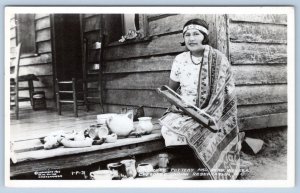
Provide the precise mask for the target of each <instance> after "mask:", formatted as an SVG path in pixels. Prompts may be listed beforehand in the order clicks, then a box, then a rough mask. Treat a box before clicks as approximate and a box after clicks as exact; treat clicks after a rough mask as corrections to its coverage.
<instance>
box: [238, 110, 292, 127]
mask: <svg viewBox="0 0 300 193" xmlns="http://www.w3.org/2000/svg"><path fill="white" fill-rule="evenodd" d="M280 126H287V113H277V114H269V115H263V116H253V117H245V118H243V119H240V120H239V128H240V130H242V131H245V130H252V129H264V128H271V127H280Z"/></svg>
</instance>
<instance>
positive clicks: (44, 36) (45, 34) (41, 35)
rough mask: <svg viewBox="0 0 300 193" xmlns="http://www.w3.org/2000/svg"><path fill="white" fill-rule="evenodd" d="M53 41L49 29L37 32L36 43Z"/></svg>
mask: <svg viewBox="0 0 300 193" xmlns="http://www.w3.org/2000/svg"><path fill="white" fill-rule="evenodd" d="M50 39H51V31H50V29H49V28H46V29H44V30H40V31H37V32H36V42H41V41H46V40H50Z"/></svg>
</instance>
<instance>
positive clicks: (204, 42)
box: [180, 19, 209, 46]
mask: <svg viewBox="0 0 300 193" xmlns="http://www.w3.org/2000/svg"><path fill="white" fill-rule="evenodd" d="M191 24H196V25H201V26H203V27H205V28H206V29H207V30H209V29H208V24H207V23H206V21H204V20H202V19H191V20H189V21H187V22H186V23H185V24H184V25H183V28H184V27H185V26H188V25H191ZM183 28H182V29H183ZM200 33H202V34H203V36H204V39H203V41H202V44H203V45H207V44H209V38H208V35H207V34H205V33H203V32H201V31H200ZM180 44H181V46H185V42H181V43H180Z"/></svg>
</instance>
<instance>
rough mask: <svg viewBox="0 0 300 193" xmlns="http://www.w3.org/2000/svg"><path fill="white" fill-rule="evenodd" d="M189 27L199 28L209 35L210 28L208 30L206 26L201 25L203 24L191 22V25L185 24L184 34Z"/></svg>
mask: <svg viewBox="0 0 300 193" xmlns="http://www.w3.org/2000/svg"><path fill="white" fill-rule="evenodd" d="M189 29H197V30H199V31H201V32H203V33H205V34H206V35H208V30H207V29H206V28H205V27H203V26H201V25H195V24H191V25H187V26H185V27H184V28H183V34H184V33H185V32H186V31H187V30H189Z"/></svg>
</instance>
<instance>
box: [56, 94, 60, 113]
mask: <svg viewBox="0 0 300 193" xmlns="http://www.w3.org/2000/svg"><path fill="white" fill-rule="evenodd" d="M56 107H57V113H58V115H61V104H60V98H59V93H56Z"/></svg>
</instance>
